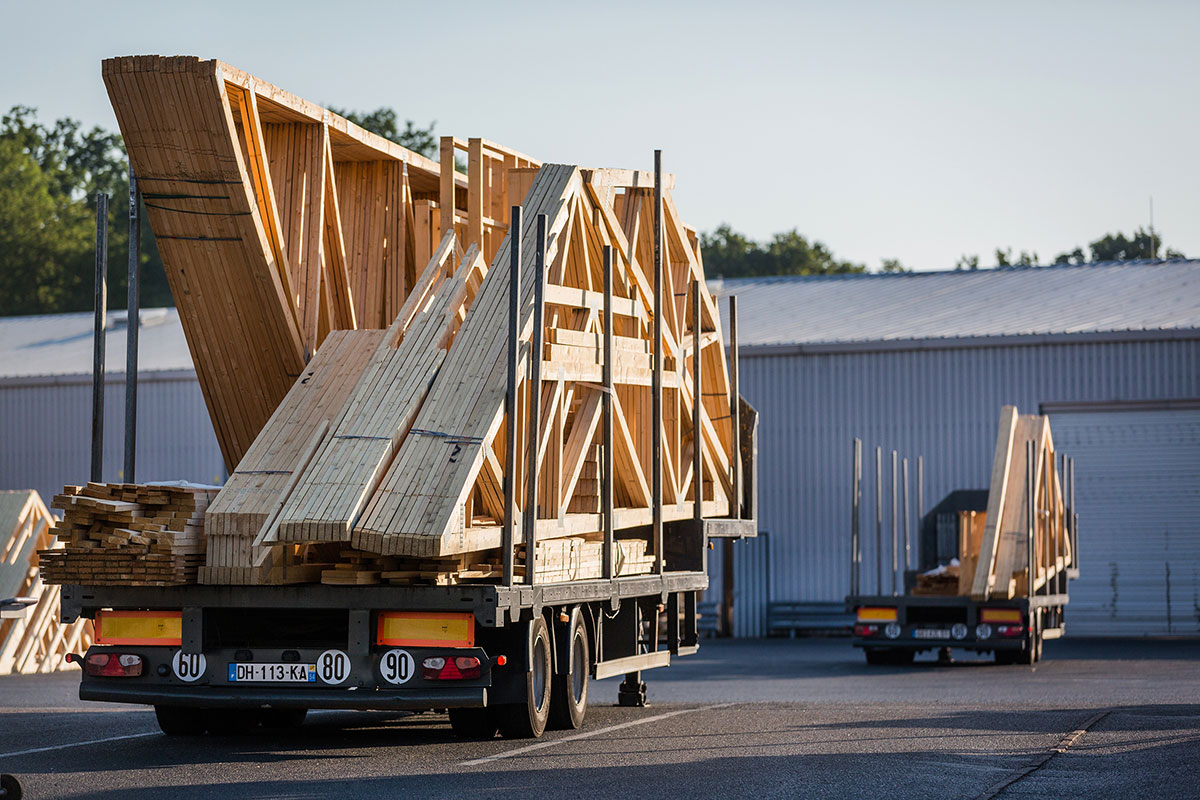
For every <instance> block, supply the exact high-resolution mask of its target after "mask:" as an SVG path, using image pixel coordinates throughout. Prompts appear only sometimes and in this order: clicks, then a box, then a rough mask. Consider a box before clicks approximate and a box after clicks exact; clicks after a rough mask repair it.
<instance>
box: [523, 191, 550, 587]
mask: <svg viewBox="0 0 1200 800" xmlns="http://www.w3.org/2000/svg"><path fill="white" fill-rule="evenodd" d="M533 246H534V251H533V254H534V272H535V274H534V277H533V333H532V335H531V336H530V342H529V423H528V425H527V426H526V430H527V431H528V434H527V438H528V439H529V443H528V446H527V450H528V451H529V453H528V459H529V460H528V467H526V472H527V473H528V475H526V477H525V479H526V481H528V485H529V489H528V492H529V493H528V494H527V495H526V499H525V582H526V583H535V581H534V577H535V575H534V572H535V565H536V559H535V555H536V550H537V518H538V468H537V453H538V445H539V444H540V443H541V441H542V417H541V414H542V351H543V350H544V349H545V348H544V347H543V340H544V338H545V331H544V330H543V325H544V324H545V323H544V321H543V314H544V312H545V304H544V302H543V298H544V297H545V294H546V215H545V214H538V215H537V238H536V239H535V240H534V245H533Z"/></svg>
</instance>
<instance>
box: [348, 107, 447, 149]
mask: <svg viewBox="0 0 1200 800" xmlns="http://www.w3.org/2000/svg"><path fill="white" fill-rule="evenodd" d="M329 110H330V111H332V112H333V113H334V114H337V115H338V116H342V117H345V118H346V119H348V120H350V121H351V122H353V123H354V124H355V125H358V126H360V127H362V128H365V129H366V130H369V131H370V132H371V133H374V134H377V135H379V136H382V137H383V138H385V139H389V140H391V141H393V142H395V143H396V144H398V145H400V146H401V147H407V148H408V149H409V150H412V151H413V152H414V153H420V154H421V155H423V156H425V157H426V158H432V159H434V160H435V161H436V160H437V157H438V140H437V137H436V136H434V134H433V129H434V127H435V126H436V125H437V120H434V121H433V122H431V123H429V127H428V128H418V127H417V126H416V125H415V124H414V123H413V121H412V120H411V119H406V120H404V130H400V124H399V119H398V117H397V116H396V110H395V109H394V108H386V107H384V106H380V107H379V108H377V109H375V110H374V111H345V110H342V109H337V108H333V107H332V106H330V108H329Z"/></svg>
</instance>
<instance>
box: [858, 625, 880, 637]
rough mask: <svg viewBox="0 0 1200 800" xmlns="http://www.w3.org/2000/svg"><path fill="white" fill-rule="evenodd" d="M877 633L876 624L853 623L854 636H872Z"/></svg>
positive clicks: (877, 627)
mask: <svg viewBox="0 0 1200 800" xmlns="http://www.w3.org/2000/svg"><path fill="white" fill-rule="evenodd" d="M877 633H879V626H878V625H855V626H854V635H855V636H874V635H875V634H877Z"/></svg>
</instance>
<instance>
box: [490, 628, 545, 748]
mask: <svg viewBox="0 0 1200 800" xmlns="http://www.w3.org/2000/svg"><path fill="white" fill-rule="evenodd" d="M526 631H527V637H528V638H527V639H526V641H527V647H528V650H527V652H528V653H529V657H530V663H529V665H528V667H527V669H526V671H525V702H524V703H510V704H506V705H503V706H498V707H497V708H496V712H497V713H496V722H497V723H498V724H499V727H500V734H501V735H502V736H504V738H505V739H536V738H537V737H539V736H541V735H542V734H543V733H544V732H545V730H546V722H547V720H548V719H549V718H550V689H551V684H552V682H553V681H552V678H553V671H552V670H553V668H552V666H551V662H550V629H549V628H547V627H546V620H545V619H544V618H543V617H541V616H540V615H539V616H537V617H534V618H533V620H532V621H531V622H530V623H529V625H528V626H527V627H526Z"/></svg>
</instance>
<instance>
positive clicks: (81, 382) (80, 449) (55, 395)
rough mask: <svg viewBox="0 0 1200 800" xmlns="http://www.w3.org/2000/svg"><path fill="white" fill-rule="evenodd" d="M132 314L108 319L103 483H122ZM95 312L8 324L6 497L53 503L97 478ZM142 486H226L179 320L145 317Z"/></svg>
mask: <svg viewBox="0 0 1200 800" xmlns="http://www.w3.org/2000/svg"><path fill="white" fill-rule="evenodd" d="M127 329H128V328H127V325H126V314H125V312H124V311H116V312H113V313H110V314H109V317H108V335H107V336H106V354H107V364H108V371H107V376H106V380H105V392H104V398H105V399H104V434H105V435H104V479H105V480H109V481H119V480H123V479H124V476H123V475H122V474H121V470H122V467H123V461H124V459H123V454H124V436H125V333H126V331H127ZM92 330H93V318H92V314H91V312H86V313H81V314H53V315H44V316H34V317H2V318H0V490H2V489H36V490H37V491H38V492H40V493H41V495H42V497H43V499H45V500H46V502H47V503H49V502H50V498H51V497H53V496H54V495H55V494H57V493H58V492H61V491H62V487H63V486H64V485H66V484H68V483H86V482H87V480H88V475H89V473H90V472H91V452H92V451H91V447H92V344H93V337H92ZM138 344H139V348H138V352H139V354H140V356H139V371H138V421H137V428H138V448H137V462H136V464H135V466H136V478H137V479H138V480H139V481H153V480H188V481H192V482H194V483H219V482H222V481H223V480H224V479H225V467H224V462H223V461H222V459H221V451H220V449H219V448H218V447H217V437H216V436H215V434H214V433H213V428H212V423H211V422H210V421H209V417H208V411H207V410H206V408H205V405H204V396H203V395H202V394H201V392H200V384H199V382H198V381H197V380H196V370H195V369H194V368H193V367H192V359H191V355H190V354H189V353H188V348H187V342H186V341H185V339H184V336H183V327H182V326H181V325H180V323H179V315H178V313H176V311H175V309H173V308H151V309H142V313H141V328H140V334H139V337H138Z"/></svg>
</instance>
